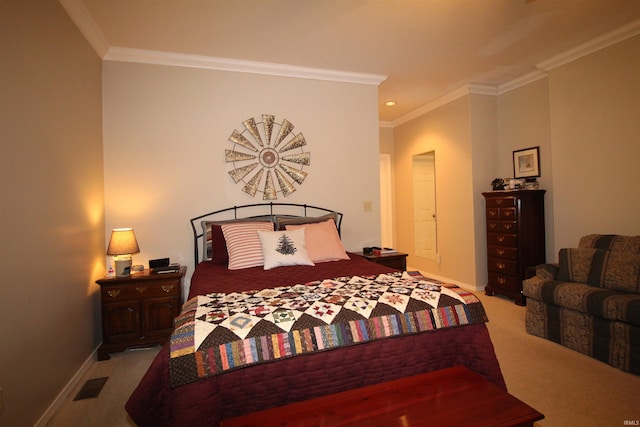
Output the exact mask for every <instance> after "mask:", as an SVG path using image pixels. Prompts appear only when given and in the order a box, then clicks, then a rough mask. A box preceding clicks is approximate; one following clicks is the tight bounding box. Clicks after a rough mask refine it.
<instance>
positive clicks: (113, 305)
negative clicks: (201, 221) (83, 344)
mask: <svg viewBox="0 0 640 427" xmlns="http://www.w3.org/2000/svg"><path fill="white" fill-rule="evenodd" d="M186 272H187V267H185V266H181V267H180V270H179V271H178V272H176V273H165V274H154V273H153V272H152V270H144V271H142V272H139V273H134V274H131V275H130V276H126V277H105V278H103V279H99V280H97V281H96V283H97V284H98V285H100V300H101V306H102V345H101V346H100V348H99V349H98V360H108V359H109V354H110V353H115V352H119V351H124V350H126V349H127V348H128V347H144V346H151V345H154V344H161V343H163V342H165V341H166V340H167V339H169V337H170V336H171V332H172V331H173V320H174V318H175V317H176V316H177V315H178V314H180V308H181V306H182V279H183V278H184V275H185V274H186Z"/></svg>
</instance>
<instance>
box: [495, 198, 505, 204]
mask: <svg viewBox="0 0 640 427" xmlns="http://www.w3.org/2000/svg"><path fill="white" fill-rule="evenodd" d="M502 202H504V200H502V199H496V205H501V204H502Z"/></svg>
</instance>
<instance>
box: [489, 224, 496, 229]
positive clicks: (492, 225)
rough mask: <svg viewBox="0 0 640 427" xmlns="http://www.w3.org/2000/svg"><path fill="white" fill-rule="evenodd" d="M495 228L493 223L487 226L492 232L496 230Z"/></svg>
mask: <svg viewBox="0 0 640 427" xmlns="http://www.w3.org/2000/svg"><path fill="white" fill-rule="evenodd" d="M496 227H497V226H496V224H494V223H491V224H489V228H490V229H492V230H495V229H496Z"/></svg>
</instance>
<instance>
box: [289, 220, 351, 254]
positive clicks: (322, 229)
mask: <svg viewBox="0 0 640 427" xmlns="http://www.w3.org/2000/svg"><path fill="white" fill-rule="evenodd" d="M286 227H287V230H298V229H304V231H305V241H306V246H307V252H308V253H309V258H311V260H312V261H313V262H327V261H337V260H340V259H349V255H347V252H346V251H345V250H344V246H342V241H340V236H338V230H337V229H336V223H335V222H334V221H333V219H330V220H328V221H323V222H318V223H314V224H304V225H287V226H286Z"/></svg>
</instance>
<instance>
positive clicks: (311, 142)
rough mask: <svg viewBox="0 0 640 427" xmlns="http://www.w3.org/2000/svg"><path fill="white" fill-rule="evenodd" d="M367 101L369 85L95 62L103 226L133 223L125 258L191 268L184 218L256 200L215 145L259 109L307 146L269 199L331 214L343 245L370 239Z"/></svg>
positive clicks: (374, 215)
mask: <svg viewBox="0 0 640 427" xmlns="http://www.w3.org/2000/svg"><path fill="white" fill-rule="evenodd" d="M376 105H377V87H375V86H370V85H362V84H346V83H337V82H326V81H317V80H307V79H292V78H282V77H274V76H262V75H254V74H246V73H230V72H222V71H213V70H202V69H189V68H182V67H170V66H160V65H146V64H133V63H121V62H105V64H104V145H105V203H106V229H107V230H110V229H111V228H113V227H124V226H128V227H134V229H135V231H136V235H137V237H138V242H139V244H140V248H141V252H140V253H139V254H137V255H135V256H134V263H140V264H145V265H146V264H147V262H148V260H149V259H153V258H158V257H164V256H167V257H170V258H171V260H172V261H175V262H180V263H183V264H187V265H189V267H190V272H192V271H193V260H192V258H193V256H192V239H191V232H190V228H189V227H190V224H189V222H188V220H189V218H191V217H195V216H197V215H199V214H202V213H205V212H209V211H212V210H216V209H222V208H225V207H228V206H233V205H239V204H245V203H256V202H262V198H261V195H260V193H258V194H257V195H256V197H255V198H253V197H251V196H249V195H247V194H245V193H243V192H242V191H241V186H240V185H236V184H234V183H233V181H232V180H231V178H230V177H229V175H228V173H227V172H228V170H229V165H227V164H226V163H225V158H224V150H225V149H230V148H233V144H232V143H230V142H229V141H228V138H229V136H230V135H231V133H232V131H233V130H234V129H238V130H239V131H242V130H243V129H244V128H243V127H242V121H243V120H245V119H247V118H250V117H255V118H256V120H258V121H261V115H262V114H263V113H268V114H273V115H275V117H276V121H280V120H282V119H284V118H286V119H287V120H289V121H290V122H291V123H293V124H294V125H295V131H296V132H302V133H303V134H304V136H305V138H306V140H307V144H308V145H307V150H308V151H309V152H310V153H311V166H310V167H309V168H308V169H306V170H307V171H308V172H309V175H308V177H307V178H306V180H305V181H304V183H303V184H302V185H301V186H296V187H297V191H296V192H294V193H293V194H291V195H290V196H288V197H286V198H283V197H282V195H279V196H278V197H279V199H278V201H284V202H291V203H309V204H314V205H318V206H326V207H329V208H333V209H336V210H339V211H341V212H343V213H344V214H345V216H344V222H343V229H342V230H343V234H342V236H343V241H344V243H345V246H346V247H347V249H349V250H357V249H360V248H362V247H363V246H371V245H372V244H379V242H380V206H379V200H380V192H379V184H378V182H379V179H378V161H379V160H378V144H379V135H378V118H377V115H378V114H377V108H376ZM364 201H371V202H372V207H373V209H372V211H367V212H364V211H363V202H364Z"/></svg>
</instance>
